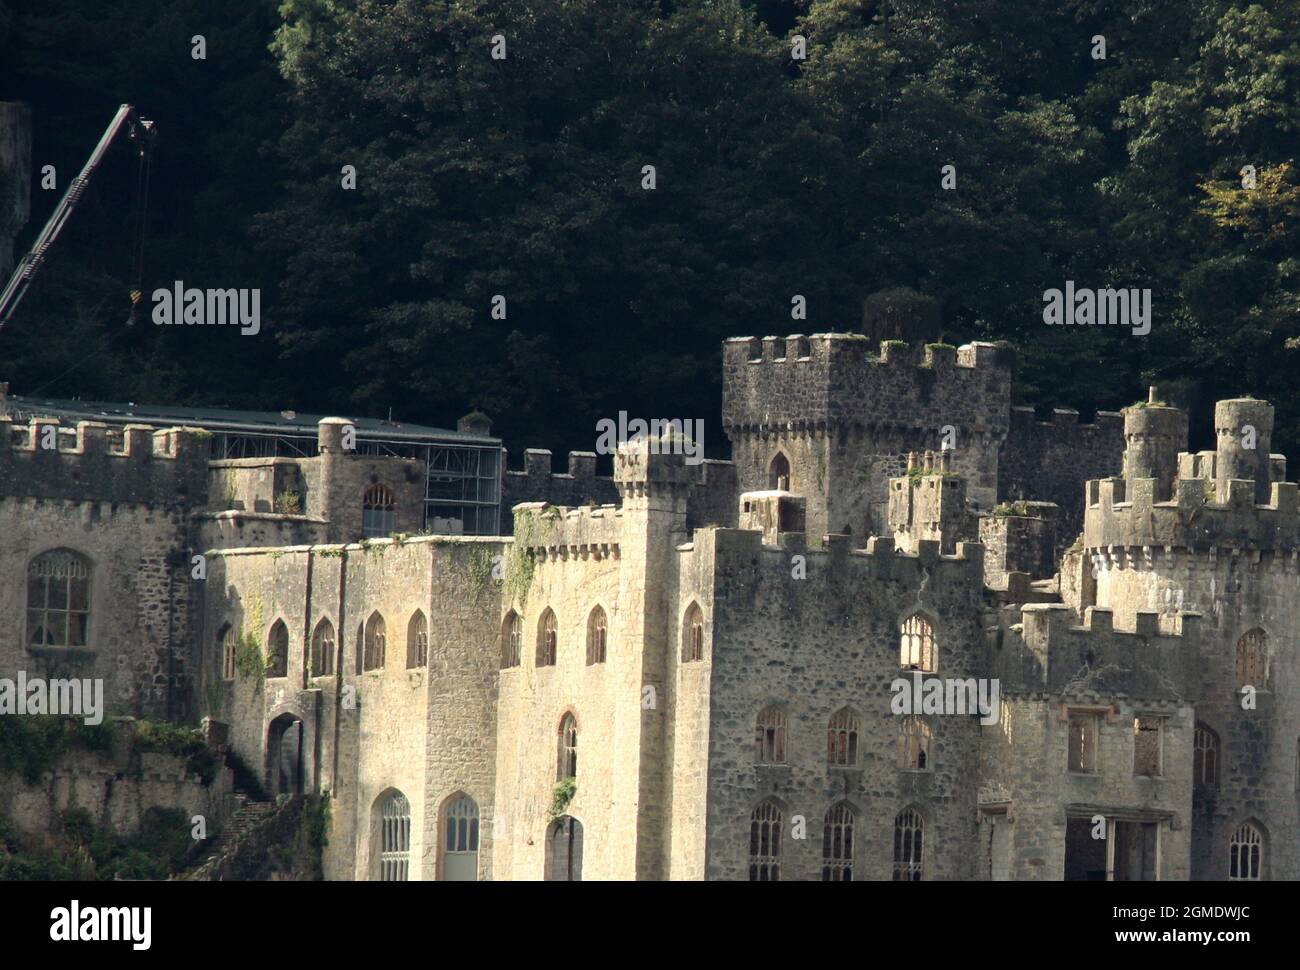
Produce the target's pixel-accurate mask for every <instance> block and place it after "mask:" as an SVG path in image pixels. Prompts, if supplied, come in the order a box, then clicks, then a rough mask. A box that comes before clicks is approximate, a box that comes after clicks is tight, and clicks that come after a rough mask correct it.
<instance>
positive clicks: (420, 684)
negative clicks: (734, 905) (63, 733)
mask: <svg viewBox="0 0 1300 970" xmlns="http://www.w3.org/2000/svg"><path fill="white" fill-rule="evenodd" d="M723 367H724V399H723V409H722V422H723V429H724V430H725V432H726V434H727V436H728V438H729V439H730V441H731V446H732V453H733V460H732V461H730V462H724V461H706V462H703V463H699V464H690V463H687V462H685V461H684V460H683V458H682V456H681V455H679V454H674V453H673V452H674V448H673V447H672V444H673V443H672V442H671V441H670V440H668V439H663V440H654V441H650V440H646V439H640V440H634V441H631V442H628V443H626V444H625V445H623V446H621V447H620V449H619V450H618V452H617V454H616V455H615V456H614V468H613V476H612V479H607V478H601V477H599V476H597V475H596V474H595V467H596V458H595V456H594V455H591V454H585V453H575V454H574V455H571V456H570V460H569V471H568V473H567V474H552V472H551V468H550V456H549V454H548V453H544V452H529V453H528V455H527V456H526V459H525V470H524V471H523V472H515V471H506V470H502V471H501V472H500V475H499V490H498V491H497V492H495V493H492V494H494V495H499V496H501V501H502V502H503V504H504V505H506V506H507V509H508V514H507V515H505V516H504V517H503V518H504V521H505V522H506V523H508V525H503V526H502V528H500V529H497V530H495V531H496V532H498V533H500V534H488V535H476V534H470V533H472V532H473V531H475V530H472V529H468V530H467V529H456V530H444V529H439V530H436V532H431V530H430V528H429V521H428V518H427V516H426V515H425V512H426V509H425V501H426V496H427V494H428V493H427V483H426V474H427V468H426V466H425V464H424V463H422V462H420V461H418V460H415V459H413V458H410V457H403V456H401V455H395V454H383V453H376V452H373V451H372V452H368V453H367V452H363V451H361V450H358V449H357V448H356V447H355V444H354V442H353V440H352V439H353V438H354V436H355V430H356V423H355V422H354V421H352V420H350V419H345V418H336V417H327V418H323V419H321V420H320V421H319V422H318V423H317V441H316V448H315V449H314V452H315V453H310V454H309V453H307V451H310V450H311V449H305V450H304V453H302V454H295V455H278V456H277V455H268V456H261V457H245V458H233V459H232V458H218V459H214V458H213V454H212V451H211V448H210V446H209V443H210V436H211V434H212V429H211V428H209V429H207V430H204V429H201V428H185V427H167V428H164V429H162V430H158V429H155V428H152V427H149V426H142V425H138V424H132V423H125V424H122V423H119V424H114V423H112V422H106V421H89V420H82V421H78V422H76V423H75V425H73V424H72V423H70V421H69V420H68V416H67V415H66V414H64V415H62V416H36V417H29V418H26V419H24V420H17V419H15V418H14V417H12V416H11V415H10V413H11V412H13V411H14V410H16V409H14V408H12V407H9V408H7V407H6V405H5V397H4V395H3V394H2V393H0V534H3V535H4V536H5V542H4V543H3V544H0V597H2V598H3V614H4V615H5V616H8V617H9V618H10V622H9V623H7V624H4V625H2V626H0V675H5V676H9V675H11V673H12V672H13V671H17V670H25V671H27V672H28V674H29V675H33V674H34V673H37V672H40V673H45V674H47V675H52V674H53V673H55V672H60V671H75V672H76V674H77V676H80V677H92V678H101V679H102V680H103V681H104V683H105V685H106V694H107V696H108V698H109V704H110V710H111V712H112V713H116V714H124V715H138V716H150V717H162V718H168V719H174V720H181V721H188V722H191V723H195V722H198V721H199V720H201V719H202V720H203V722H204V724H205V727H206V729H207V730H209V731H210V732H212V733H213V734H214V736H216V735H219V736H221V737H223V738H225V739H226V742H227V743H228V744H229V746H230V747H231V748H232V749H233V750H234V751H235V752H236V753H238V755H239V756H240V757H241V758H242V759H243V760H244V761H245V762H246V763H248V764H251V765H255V766H258V768H259V769H260V770H261V771H262V772H263V773H264V778H265V782H266V784H267V785H268V786H270V787H271V788H272V789H273V790H274V791H276V792H280V793H283V794H286V795H289V796H295V795H298V794H301V793H328V795H329V798H330V830H329V838H328V845H327V847H326V848H325V850H324V859H323V865H324V871H325V875H326V877H327V878H331V879H376V880H379V879H383V880H404V879H412V880H413V879H448V880H455V879H485V880H486V879H555V880H573V879H688V880H700V879H710V880H714V879H740V880H744V879H750V880H760V881H762V880H791V879H795V880H799V879H813V880H815V879H822V880H832V881H840V880H889V879H894V880H909V881H910V880H919V879H925V880H930V879H992V880H1006V879H1014V880H1032V879H1038V880H1059V879H1116V880H1136V879H1161V880H1170V879H1224V878H1232V879H1293V878H1296V877H1297V876H1300V855H1298V854H1297V852H1298V849H1297V843H1296V838H1295V833H1296V831H1297V821H1298V820H1297V817H1296V815H1297V799H1296V791H1297V768H1298V766H1300V761H1298V752H1300V747H1298V739H1300V684H1297V682H1296V677H1297V665H1296V655H1295V647H1294V636H1293V631H1295V630H1296V629H1297V625H1298V624H1300V614H1298V613H1297V611H1296V607H1295V606H1294V605H1293V604H1294V602H1295V601H1296V599H1297V596H1296V594H1297V592H1300V514H1298V511H1297V494H1296V485H1295V484H1293V483H1288V482H1287V481H1286V480H1285V476H1286V462H1285V459H1284V458H1283V457H1282V456H1280V455H1275V454H1271V453H1270V433H1271V426H1272V408H1271V407H1270V406H1269V405H1268V404H1266V403H1265V402H1262V401H1256V400H1234V401H1224V402H1220V403H1219V405H1218V407H1217V409H1216V412H1215V431H1216V433H1217V449H1216V450H1215V451H1213V452H1202V453H1197V454H1189V453H1187V451H1186V449H1187V442H1188V421H1187V417H1186V415H1185V413H1184V412H1182V411H1180V410H1178V409H1176V408H1172V407H1166V406H1163V405H1161V404H1160V403H1159V402H1158V401H1155V400H1154V398H1153V399H1152V400H1150V401H1148V402H1146V403H1144V404H1140V405H1135V406H1133V407H1130V408H1128V409H1126V410H1125V411H1124V412H1123V414H1122V415H1119V414H1107V413H1104V412H1103V413H1100V414H1098V416H1097V419H1096V421H1095V423H1094V424H1080V423H1079V421H1078V415H1077V414H1076V413H1073V412H1068V411H1058V412H1056V414H1055V416H1054V419H1053V421H1052V422H1050V423H1040V422H1038V421H1037V420H1036V419H1035V417H1034V415H1033V413H1032V411H1028V410H1027V409H1019V408H1013V407H1012V406H1011V391H1010V387H1011V379H1010V377H1011V360H1010V351H1009V350H1008V349H1007V348H1005V347H1002V346H996V345H993V344H983V343H974V344H969V345H966V346H963V347H961V348H954V347H950V346H947V345H942V344H932V345H928V346H927V347H925V348H924V349H923V350H914V349H913V348H910V347H908V346H907V345H906V344H902V343H900V342H897V341H890V342H886V343H885V344H884V345H883V346H880V347H873V346H872V345H871V343H870V342H869V341H868V340H867V339H866V338H864V337H862V336H858V335H853V334H814V335H808V336H805V335H792V336H788V337H785V338H778V337H766V338H762V339H758V338H738V339H732V340H728V341H726V342H725V344H724V346H723ZM11 403H12V402H11ZM466 421H467V424H466V425H465V427H464V428H462V429H461V430H462V431H466V432H469V433H474V434H478V435H480V436H482V435H483V434H486V431H487V426H486V425H485V424H484V419H483V418H482V416H479V415H476V416H471V417H470V418H468V419H466ZM504 465H505V461H504V460H503V461H502V462H501V463H500V465H499V466H493V468H494V469H495V468H498V467H499V468H502V469H504ZM447 531H458V532H459V533H460V534H437V533H442V532H447ZM1076 536H1077V538H1076ZM900 683H901V684H902V685H903V691H902V693H901V694H900V687H899V685H900ZM986 687H992V688H995V690H994V691H993V692H992V694H991V696H994V697H996V698H997V704H996V705H994V706H993V707H989V706H987V705H985V706H983V707H977V706H975V705H974V704H973V702H972V703H967V704H962V703H958V704H957V705H956V709H954V708H953V703H952V702H953V701H954V700H955V701H957V702H961V701H962V700H963V698H966V697H970V698H974V697H976V696H977V694H978V696H980V697H985V696H987V695H988V694H989V692H988V691H985V690H984V688H986ZM932 688H933V689H932ZM900 696H901V697H903V698H904V699H905V700H908V701H909V704H910V700H911V699H912V698H913V697H914V698H915V700H916V703H915V705H914V706H909V707H908V709H907V711H906V712H905V713H899V710H898V707H897V702H898V700H899V698H900ZM1288 697H1290V698H1292V700H1290V701H1288V700H1286V698H1288ZM922 698H925V700H924V702H923V701H922ZM931 699H935V701H936V703H935V705H934V706H931V704H930V700H931Z"/></svg>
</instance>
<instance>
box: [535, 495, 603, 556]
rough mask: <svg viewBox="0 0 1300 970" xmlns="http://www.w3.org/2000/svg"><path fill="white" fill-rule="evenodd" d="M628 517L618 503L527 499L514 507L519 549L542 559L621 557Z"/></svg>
mask: <svg viewBox="0 0 1300 970" xmlns="http://www.w3.org/2000/svg"><path fill="white" fill-rule="evenodd" d="M623 523H624V517H623V513H622V511H621V510H620V509H619V508H618V507H617V506H614V505H599V506H580V507H578V508H567V507H564V506H559V505H550V504H548V503H546V502H524V503H521V504H519V505H516V506H515V508H514V530H515V532H514V535H515V546H516V550H517V551H518V552H520V553H524V554H527V555H530V556H532V557H534V558H535V559H537V560H538V561H541V562H547V561H555V562H559V561H565V560H570V559H573V560H588V559H590V560H601V559H617V558H618V557H619V554H620V547H621V543H622V539H623Z"/></svg>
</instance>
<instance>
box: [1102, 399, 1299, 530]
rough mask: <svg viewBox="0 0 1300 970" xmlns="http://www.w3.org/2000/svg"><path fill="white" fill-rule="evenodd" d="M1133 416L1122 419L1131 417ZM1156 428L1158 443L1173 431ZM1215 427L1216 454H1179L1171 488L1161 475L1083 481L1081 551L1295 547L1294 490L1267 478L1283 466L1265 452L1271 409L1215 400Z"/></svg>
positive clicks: (1171, 419) (1165, 464)
mask: <svg viewBox="0 0 1300 970" xmlns="http://www.w3.org/2000/svg"><path fill="white" fill-rule="evenodd" d="M1150 410H1158V411H1173V410H1174V409H1166V408H1159V409H1157V408H1151V409H1150ZM1132 411H1133V409H1130V411H1129V412H1126V415H1128V416H1130V417H1132ZM1161 424H1162V426H1165V427H1166V431H1165V432H1164V437H1166V438H1168V437H1175V436H1177V434H1178V433H1179V429H1180V424H1179V422H1178V420H1177V418H1176V417H1175V416H1165V417H1163V418H1162V419H1161ZM1214 424H1215V431H1216V434H1217V435H1218V448H1217V449H1216V450H1215V451H1214V452H1199V453H1197V454H1188V453H1186V452H1183V453H1180V454H1178V455H1177V461H1176V467H1177V477H1176V478H1174V479H1173V481H1172V482H1168V481H1167V480H1166V479H1165V478H1163V477H1161V478H1151V477H1142V478H1103V479H1098V480H1093V481H1090V482H1088V484H1087V488H1086V495H1085V510H1084V530H1083V532H1084V535H1083V544H1084V548H1086V549H1089V550H1099V549H1108V548H1112V547H1118V548H1121V549H1122V548H1128V547H1133V546H1155V547H1160V546H1165V547H1168V548H1171V549H1173V548H1185V549H1208V548H1219V547H1225V548H1233V549H1255V550H1260V551H1268V550H1290V549H1295V548H1296V547H1297V545H1300V515H1297V508H1296V506H1297V490H1296V485H1295V484H1294V483H1292V482H1286V481H1277V480H1274V473H1275V472H1281V473H1282V474H1285V472H1286V461H1285V459H1284V458H1282V457H1281V456H1280V455H1278V456H1274V455H1272V454H1271V453H1270V452H1269V450H1268V448H1269V437H1270V434H1271V432H1272V426H1273V408H1272V406H1271V405H1270V404H1268V403H1267V402H1265V401H1257V400H1254V399H1249V398H1248V399H1243V400H1239V401H1220V402H1219V403H1218V405H1217V406H1216V407H1215V421H1214ZM1126 464H1133V462H1132V461H1126ZM1142 464H1143V467H1146V466H1147V465H1157V466H1158V469H1159V470H1162V472H1161V473H1162V474H1165V473H1167V471H1168V469H1170V468H1171V467H1172V466H1173V465H1174V464H1175V463H1174V462H1172V461H1171V460H1169V458H1168V457H1167V456H1166V457H1162V458H1161V459H1160V460H1159V461H1158V462H1150V461H1144V462H1143V463H1142ZM1242 474H1248V475H1250V476H1252V477H1250V478H1245V477H1242ZM1166 495H1167V496H1168V498H1167V500H1165V497H1166Z"/></svg>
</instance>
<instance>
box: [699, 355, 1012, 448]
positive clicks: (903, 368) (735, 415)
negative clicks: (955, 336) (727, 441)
mask: <svg viewBox="0 0 1300 970" xmlns="http://www.w3.org/2000/svg"><path fill="white" fill-rule="evenodd" d="M874 349H875V348H873V346H872V343H871V341H870V340H868V339H867V338H866V337H864V336H862V335H860V334H852V333H820V334H812V335H811V336H804V335H802V334H791V335H790V336H788V337H764V338H761V339H760V338H758V337H732V338H730V339H728V340H726V341H724V343H723V405H722V423H723V427H724V428H725V429H726V432H727V434H728V436H729V437H732V438H734V437H735V436H736V435H743V434H748V433H765V432H767V431H770V430H778V429H779V430H782V431H800V430H808V431H824V430H825V429H826V428H828V427H835V426H840V425H849V426H856V427H861V428H871V427H886V428H889V429H899V428H917V429H924V430H926V431H927V432H934V431H935V429H937V428H939V427H941V426H943V425H946V424H951V425H953V426H954V427H957V428H958V429H961V428H963V427H966V428H969V429H971V430H980V431H990V432H992V433H994V434H1004V433H1005V432H1006V427H1007V413H1006V412H1007V404H1008V402H1009V400H1010V379H1011V363H1012V352H1011V351H1010V350H1009V349H1008V348H1005V347H1002V346H999V345H995V344H991V343H972V344H966V345H965V346H962V347H960V348H955V347H952V346H949V345H945V344H930V345H928V346H927V347H926V348H925V350H924V355H923V358H922V359H921V361H920V362H919V363H918V362H917V361H916V358H915V355H914V353H913V351H912V349H911V348H910V347H909V346H908V345H907V344H905V343H903V342H901V341H885V342H884V343H883V344H881V345H880V347H879V354H878V355H877V354H876V353H875V352H874Z"/></svg>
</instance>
